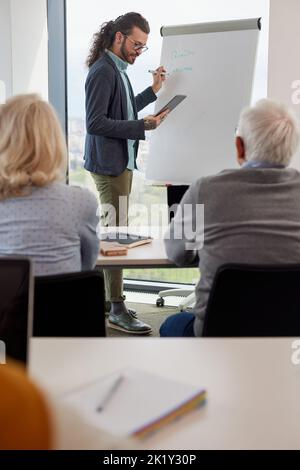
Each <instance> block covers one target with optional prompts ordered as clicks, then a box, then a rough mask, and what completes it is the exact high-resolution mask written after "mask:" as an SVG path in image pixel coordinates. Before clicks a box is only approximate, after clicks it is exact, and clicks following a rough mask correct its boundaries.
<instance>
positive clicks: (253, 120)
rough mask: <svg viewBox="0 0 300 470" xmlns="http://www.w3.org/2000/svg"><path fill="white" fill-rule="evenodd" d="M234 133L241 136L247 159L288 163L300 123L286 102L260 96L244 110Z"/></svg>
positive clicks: (297, 137) (297, 141) (295, 144)
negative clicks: (254, 103)
mask: <svg viewBox="0 0 300 470" xmlns="http://www.w3.org/2000/svg"><path fill="white" fill-rule="evenodd" d="M237 135H239V136H240V137H242V139H243V140H244V144H245V151H246V158H247V160H256V161H261V162H267V163H271V164H278V165H283V166H288V165H289V163H290V161H291V158H292V156H293V155H294V154H295V152H296V150H297V148H298V144H299V139H300V127H299V122H298V119H297V117H296V115H295V113H294V112H293V111H292V110H291V109H289V108H288V106H286V105H285V104H283V103H280V102H277V101H274V100H270V99H263V100H260V101H258V102H257V103H256V105H255V106H253V107H251V108H246V109H244V110H243V112H242V113H241V116H240V121H239V125H238V130H237Z"/></svg>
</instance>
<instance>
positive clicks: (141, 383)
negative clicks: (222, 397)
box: [64, 369, 206, 437]
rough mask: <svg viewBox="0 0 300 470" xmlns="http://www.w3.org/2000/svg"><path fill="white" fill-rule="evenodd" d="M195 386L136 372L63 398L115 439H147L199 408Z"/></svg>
mask: <svg viewBox="0 0 300 470" xmlns="http://www.w3.org/2000/svg"><path fill="white" fill-rule="evenodd" d="M205 399H206V392H205V390H203V389H202V388H199V387H197V386H193V385H188V384H185V383H182V382H178V381H174V380H170V379H167V378H164V377H161V376H159V375H156V374H152V373H149V372H145V371H142V370H137V369H127V370H125V371H122V372H117V373H114V374H112V375H110V376H108V377H105V378H102V379H99V380H97V381H96V382H93V383H90V384H88V385H85V386H83V387H80V388H78V389H76V390H74V391H72V392H70V393H68V394H67V395H65V396H64V400H66V401H67V402H68V403H69V404H72V405H73V406H75V407H76V409H77V410H79V411H80V413H81V414H83V415H84V417H85V419H86V420H87V421H88V422H89V423H91V424H93V425H94V426H97V427H99V428H102V429H104V430H106V431H108V432H110V433H111V434H115V435H118V436H129V435H134V436H137V437H144V436H147V435H148V434H149V433H152V432H154V431H156V430H157V429H159V428H160V427H161V426H163V425H165V424H168V423H169V422H171V421H172V420H173V419H175V418H178V417H179V416H182V415H183V414H186V413H187V412H189V411H190V410H192V409H194V408H196V407H198V406H200V405H202V404H203V403H204V401H205Z"/></svg>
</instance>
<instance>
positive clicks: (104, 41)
mask: <svg viewBox="0 0 300 470" xmlns="http://www.w3.org/2000/svg"><path fill="white" fill-rule="evenodd" d="M134 26H136V27H137V28H140V29H141V30H142V31H143V32H144V33H146V34H149V33H150V27H149V23H148V21H147V20H146V19H145V18H144V17H143V16H142V15H140V14H139V13H134V12H130V13H125V15H121V16H118V18H117V19H115V20H111V21H108V22H107V23H103V24H102V25H101V28H100V31H98V32H97V33H95V34H94V36H93V40H92V45H91V48H90V52H89V55H88V57H87V60H86V65H87V66H88V67H89V68H90V67H91V66H92V65H93V64H94V62H96V60H98V59H99V57H101V55H102V54H103V52H104V51H105V49H109V48H110V47H111V45H112V44H113V42H114V40H115V34H116V32H117V31H121V33H123V34H130V33H131V31H132V28H134Z"/></svg>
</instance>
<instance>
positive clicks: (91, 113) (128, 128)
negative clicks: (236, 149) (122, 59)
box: [84, 53, 156, 176]
mask: <svg viewBox="0 0 300 470" xmlns="http://www.w3.org/2000/svg"><path fill="white" fill-rule="evenodd" d="M129 86H130V93H131V96H132V98H133V99H132V102H133V111H134V116H135V118H136V120H134V121H128V113H127V99H126V90H125V87H124V83H123V80H122V77H121V74H120V72H119V71H118V69H117V67H116V65H115V63H114V61H113V60H112V59H111V58H110V57H109V56H108V54H106V53H104V54H103V55H102V57H100V59H98V60H97V61H96V62H95V63H94V64H93V65H92V67H91V68H90V70H89V73H88V76H87V79H86V83H85V93H86V131H87V135H86V140H85V150H84V160H85V163H84V168H85V169H86V170H88V171H91V172H92V173H97V174H100V175H112V176H118V175H120V174H121V173H123V171H124V170H125V169H126V168H127V165H128V146H127V139H132V140H136V143H135V158H136V156H137V151H138V142H139V139H142V140H144V139H145V130H144V121H143V119H139V120H138V119H137V113H138V111H140V110H141V109H143V108H144V107H145V106H147V105H148V104H149V103H152V102H153V101H155V100H156V95H155V93H154V92H153V90H152V87H148V88H146V90H144V91H143V92H142V93H140V94H139V95H137V96H136V97H134V94H133V91H132V88H131V85H130V83H129Z"/></svg>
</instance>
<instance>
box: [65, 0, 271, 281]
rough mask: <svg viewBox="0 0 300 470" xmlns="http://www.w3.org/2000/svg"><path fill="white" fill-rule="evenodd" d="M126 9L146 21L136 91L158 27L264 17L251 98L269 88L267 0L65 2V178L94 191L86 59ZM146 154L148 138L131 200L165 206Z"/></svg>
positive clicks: (156, 47)
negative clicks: (86, 149) (151, 182)
mask: <svg viewBox="0 0 300 470" xmlns="http://www.w3.org/2000/svg"><path fill="white" fill-rule="evenodd" d="M126 11H138V12H140V13H141V14H142V15H143V16H144V17H145V18H146V19H147V20H148V22H149V24H150V28H151V33H150V35H149V39H148V43H147V46H148V48H149V49H148V51H147V52H145V53H144V54H142V55H141V56H140V57H139V59H138V60H137V61H136V63H135V64H134V66H133V67H132V68H131V67H129V70H128V75H129V76H130V80H131V83H132V86H133V89H134V90H135V92H136V93H138V92H139V91H141V90H143V89H144V88H146V87H147V86H149V84H150V83H151V76H150V74H149V73H148V69H154V68H156V67H157V66H158V65H160V64H159V62H160V52H161V45H162V38H161V36H160V27H161V26H162V25H172V24H188V23H202V22H206V21H224V20H232V19H243V18H252V17H262V31H261V35H260V43H259V50H258V62H257V69H256V77H255V83H254V90H253V101H256V100H257V99H259V98H261V97H264V96H266V92H267V51H268V15H269V0H244V1H243V2H240V1H239V0H226V2H224V0H202V1H201V2H198V3H197V2H195V1H194V0H186V1H185V2H184V4H183V3H182V1H181V0H173V1H172V2H161V3H160V4H159V5H158V4H157V5H156V8H154V7H153V4H152V3H149V2H146V1H145V0H139V1H137V0H133V1H131V2H130V6H128V7H126V8H125V9H124V2H121V1H120V0H115V2H114V3H113V4H109V3H105V2H99V1H98V0H67V57H68V109H69V117H68V124H69V178H70V184H79V185H83V186H87V187H89V188H90V189H91V190H92V191H94V192H96V190H95V187H94V183H93V181H92V179H91V177H90V175H89V174H88V172H86V171H84V169H83V146H84V136H85V128H84V119H85V110H84V82H85V77H86V74H87V69H86V67H85V65H84V64H85V60H86V57H87V54H88V49H89V45H90V41H91V39H92V36H93V34H94V33H95V32H96V31H98V30H99V27H100V25H101V24H102V23H104V22H105V21H109V20H110V19H114V18H116V17H118V16H119V15H120V14H122V13H126ZM153 109H154V105H153V104H152V105H149V106H148V107H147V108H145V109H144V110H143V111H142V112H141V113H140V114H139V116H140V117H143V116H145V115H147V114H150V113H152V112H153ZM147 157H148V142H147V140H146V141H144V142H143V141H141V142H140V150H139V156H138V165H139V169H140V171H138V172H137V171H135V174H134V183H133V190H132V194H131V203H133V204H134V203H138V202H139V201H140V197H141V194H142V195H143V202H144V203H145V204H146V205H148V206H150V205H151V204H166V189H165V188H164V187H159V186H156V187H155V186H148V185H146V184H145V176H144V172H145V168H146V165H147ZM126 275H127V276H130V277H132V276H135V277H141V276H142V277H143V278H144V279H145V278H146V276H147V278H148V279H149V278H151V279H153V278H154V279H157V280H162V279H167V280H168V281H171V280H174V282H191V281H195V278H196V277H197V276H198V273H197V270H191V269H187V270H151V272H150V271H149V272H145V271H144V270H139V271H138V270H137V271H136V272H133V270H131V273H128V272H127V273H126Z"/></svg>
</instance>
